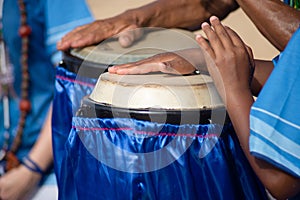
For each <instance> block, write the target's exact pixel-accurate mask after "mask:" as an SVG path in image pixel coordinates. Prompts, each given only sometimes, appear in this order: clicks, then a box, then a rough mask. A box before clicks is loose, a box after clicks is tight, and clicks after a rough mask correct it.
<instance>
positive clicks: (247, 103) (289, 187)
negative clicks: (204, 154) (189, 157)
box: [226, 91, 300, 199]
mask: <svg viewBox="0 0 300 200" xmlns="http://www.w3.org/2000/svg"><path fill="white" fill-rule="evenodd" d="M227 94H228V95H227V103H226V106H227V110H228V113H229V116H230V119H231V121H232V123H233V125H234V129H235V131H236V134H237V136H238V138H239V142H240V144H241V147H242V149H243V151H244V153H245V155H246V157H247V159H248V161H249V163H250V165H251V166H252V168H253V170H254V171H255V173H256V174H257V176H258V177H259V179H260V180H261V181H262V183H263V184H264V186H265V187H266V188H267V189H268V190H269V191H270V193H271V194H272V195H274V196H275V197H276V198H278V199H286V198H287V197H291V196H293V195H295V194H297V192H299V188H300V181H299V179H296V178H295V177H293V176H291V175H289V174H287V173H285V172H283V171H281V170H279V169H278V168H276V167H274V166H273V165H271V164H269V163H267V162H265V161H264V160H261V159H258V158H255V157H254V156H252V155H251V154H250V151H249V136H250V128H249V127H250V126H249V116H250V108H251V106H252V104H253V102H254V100H253V98H252V95H251V93H250V91H244V92H239V93H238V94H237V95H231V94H230V93H227Z"/></svg>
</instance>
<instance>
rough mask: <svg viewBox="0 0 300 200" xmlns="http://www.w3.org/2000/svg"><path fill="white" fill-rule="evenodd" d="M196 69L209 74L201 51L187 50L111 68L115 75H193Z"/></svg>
mask: <svg viewBox="0 0 300 200" xmlns="http://www.w3.org/2000/svg"><path fill="white" fill-rule="evenodd" d="M196 69H198V70H199V71H200V72H207V68H206V65H205V60H204V57H203V55H202V51H201V49H185V50H180V51H175V52H166V53H161V54H157V55H155V56H152V57H149V58H147V59H143V60H140V61H137V62H132V63H127V64H123V65H115V66H113V67H110V68H109V69H108V71H109V72H110V73H114V74H122V75H124V74H146V73H150V72H163V73H168V74H191V73H193V72H194V71H195V70H196Z"/></svg>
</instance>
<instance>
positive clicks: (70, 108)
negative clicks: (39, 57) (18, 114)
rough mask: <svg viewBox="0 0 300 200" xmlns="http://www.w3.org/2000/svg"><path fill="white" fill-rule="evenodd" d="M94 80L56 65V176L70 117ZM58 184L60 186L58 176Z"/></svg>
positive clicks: (54, 145)
mask: <svg viewBox="0 0 300 200" xmlns="http://www.w3.org/2000/svg"><path fill="white" fill-rule="evenodd" d="M96 81H97V80H96V79H90V78H85V77H79V76H77V75H76V74H75V73H72V72H70V71H68V70H66V69H65V68H63V67H60V66H58V67H56V80H55V95H54V99H53V114H52V142H53V154H54V168H55V174H56V176H57V177H60V176H61V163H62V159H63V158H64V157H65V143H66V140H67V139H68V136H69V132H70V130H71V127H72V117H73V115H74V114H75V112H76V111H77V110H78V108H79V107H80V102H81V99H82V98H83V97H84V96H86V95H88V94H89V93H91V91H92V90H93V88H94V85H95V84H96ZM58 185H59V187H60V180H59V178H58Z"/></svg>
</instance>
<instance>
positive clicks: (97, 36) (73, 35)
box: [57, 0, 238, 51]
mask: <svg viewBox="0 0 300 200" xmlns="http://www.w3.org/2000/svg"><path fill="white" fill-rule="evenodd" d="M237 8H238V5H237V3H236V1H235V0H186V1H182V0H172V1H169V0H158V1H153V2H151V3H149V4H146V5H144V6H142V7H138V8H134V9H130V10H126V11H125V12H123V13H121V14H119V15H116V16H114V17H112V18H108V19H101V20H96V21H94V22H92V23H90V24H87V25H84V26H81V27H78V28H76V29H74V30H73V31H71V32H69V33H68V34H67V35H65V36H64V37H63V38H62V40H61V41H59V42H58V43H57V49H58V50H62V51H64V50H67V49H69V48H79V47H85V46H88V45H92V44H97V43H99V42H101V41H102V40H105V39H107V38H111V37H113V36H115V35H117V34H119V33H121V32H123V31H126V30H133V29H136V28H141V27H164V28H184V29H189V30H196V29H198V28H199V21H200V22H204V21H206V20H207V19H208V17H209V16H211V15H212V14H214V15H217V16H219V17H220V18H225V17H226V16H227V15H228V14H229V13H230V12H231V11H233V10H235V9H237ZM140 36H141V33H135V32H133V33H132V34H125V35H124V34H121V35H120V36H119V42H120V44H121V46H123V47H128V46H130V45H131V44H132V43H133V42H134V41H135V40H136V39H139V37H140Z"/></svg>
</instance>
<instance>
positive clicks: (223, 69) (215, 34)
mask: <svg viewBox="0 0 300 200" xmlns="http://www.w3.org/2000/svg"><path fill="white" fill-rule="evenodd" d="M210 23H211V26H210V25H209V24H208V23H203V24H202V29H203V31H204V33H205V34H206V36H207V38H208V40H209V43H208V42H207V41H206V40H205V39H203V37H201V36H198V37H196V40H197V41H198V43H199V45H200V46H201V47H202V48H203V49H204V50H205V51H206V54H205V55H206V58H207V59H206V60H210V62H207V67H208V71H209V73H210V75H211V76H212V78H213V80H214V83H215V85H216V88H217V90H218V92H219V94H220V96H221V97H222V99H223V101H224V103H225V106H226V109H227V111H228V114H229V116H230V119H231V121H232V123H233V126H234V129H235V131H236V134H237V136H238V139H239V142H240V144H241V146H242V148H243V151H244V153H245V155H246V157H247V159H248V160H249V162H250V164H251V166H252V168H253V170H254V171H255V173H256V174H257V176H258V177H259V178H260V180H261V181H262V183H263V184H264V186H265V187H266V188H267V189H268V190H269V191H270V193H271V194H272V195H273V196H274V197H276V198H278V199H286V198H289V197H292V196H293V195H296V194H297V193H299V192H300V179H299V178H298V179H297V178H296V177H295V176H292V175H291V174H290V173H286V172H284V171H283V170H281V169H279V168H277V167H275V165H273V164H271V162H267V161H265V160H263V159H260V158H257V157H255V156H254V155H252V154H250V150H249V147H250V145H249V136H250V109H251V106H252V104H253V103H254V99H253V96H252V93H251V89H250V85H249V76H250V69H251V68H250V67H251V66H253V65H254V63H255V60H254V59H253V57H252V53H251V51H250V50H249V48H248V46H247V45H246V44H245V43H244V42H243V41H242V40H241V38H240V37H239V36H238V35H237V34H236V33H235V32H234V31H233V30H232V29H230V28H228V27H225V26H223V25H222V24H221V22H220V21H219V19H218V18H217V17H214V16H213V17H211V18H210ZM269 63H272V62H271V61H269ZM255 64H257V63H255ZM257 67H260V66H256V68H257ZM269 72H270V71H269V70H268V71H267V73H269Z"/></svg>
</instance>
